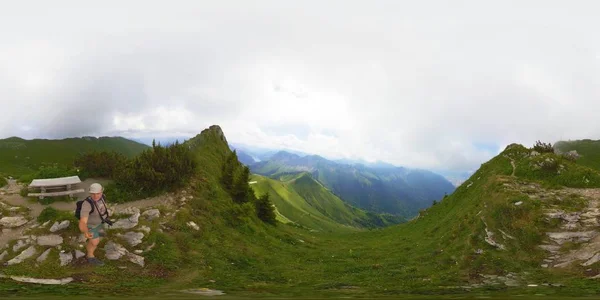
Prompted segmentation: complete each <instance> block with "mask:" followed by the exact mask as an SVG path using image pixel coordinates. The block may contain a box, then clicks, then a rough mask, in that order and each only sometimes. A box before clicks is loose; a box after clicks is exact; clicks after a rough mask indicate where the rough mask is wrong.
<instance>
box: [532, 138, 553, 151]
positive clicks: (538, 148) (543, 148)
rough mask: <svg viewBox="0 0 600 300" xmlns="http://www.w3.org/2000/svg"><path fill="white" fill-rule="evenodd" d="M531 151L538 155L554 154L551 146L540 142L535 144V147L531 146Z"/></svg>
mask: <svg viewBox="0 0 600 300" xmlns="http://www.w3.org/2000/svg"><path fill="white" fill-rule="evenodd" d="M533 150H535V151H537V152H539V153H554V147H552V144H550V143H547V144H546V143H543V142H541V141H537V142H535V145H533Z"/></svg>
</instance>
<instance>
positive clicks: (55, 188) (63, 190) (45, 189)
mask: <svg viewBox="0 0 600 300" xmlns="http://www.w3.org/2000/svg"><path fill="white" fill-rule="evenodd" d="M79 183H81V180H80V179H79V176H71V177H60V178H47V179H34V180H33V181H31V183H30V184H29V186H28V188H29V189H40V192H39V193H36V192H33V193H28V194H27V196H29V197H39V198H40V199H44V197H56V196H66V195H69V197H73V194H79V193H83V192H85V190H84V189H71V188H72V187H73V186H74V185H77V184H79ZM49 190H52V192H51V191H49Z"/></svg>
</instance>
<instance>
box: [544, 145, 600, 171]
mask: <svg viewBox="0 0 600 300" xmlns="http://www.w3.org/2000/svg"><path fill="white" fill-rule="evenodd" d="M554 148H555V149H557V150H559V151H560V152H563V153H564V152H569V151H571V150H577V153H579V154H580V155H581V157H580V158H579V159H578V160H577V163H578V164H581V165H584V166H588V167H590V168H594V169H596V170H600V141H592V140H578V141H561V142H557V143H556V144H555V145H554Z"/></svg>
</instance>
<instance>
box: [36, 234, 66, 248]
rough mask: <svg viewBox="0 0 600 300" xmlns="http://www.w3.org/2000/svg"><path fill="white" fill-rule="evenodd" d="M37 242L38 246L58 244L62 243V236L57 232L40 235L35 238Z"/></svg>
mask: <svg viewBox="0 0 600 300" xmlns="http://www.w3.org/2000/svg"><path fill="white" fill-rule="evenodd" d="M37 243H38V245H40V246H51V247H53V246H58V245H60V244H62V243H63V238H62V236H60V235H57V234H51V235H42V236H39V237H38V238H37Z"/></svg>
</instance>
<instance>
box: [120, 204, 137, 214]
mask: <svg viewBox="0 0 600 300" xmlns="http://www.w3.org/2000/svg"><path fill="white" fill-rule="evenodd" d="M115 213H118V214H124V215H136V214H139V213H140V209H139V208H137V207H135V206H130V207H126V208H124V209H121V210H117V211H116V212H115Z"/></svg>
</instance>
